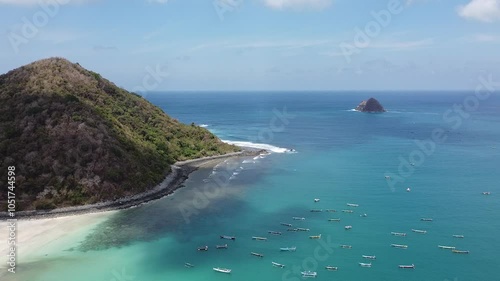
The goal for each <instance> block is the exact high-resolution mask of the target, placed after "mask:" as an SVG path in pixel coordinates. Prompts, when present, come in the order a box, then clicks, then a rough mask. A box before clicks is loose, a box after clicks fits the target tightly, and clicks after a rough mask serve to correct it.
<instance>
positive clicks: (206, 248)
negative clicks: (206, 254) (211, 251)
mask: <svg viewBox="0 0 500 281" xmlns="http://www.w3.org/2000/svg"><path fill="white" fill-rule="evenodd" d="M198 251H208V246H203V247H199V248H198Z"/></svg>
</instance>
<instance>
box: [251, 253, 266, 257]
mask: <svg viewBox="0 0 500 281" xmlns="http://www.w3.org/2000/svg"><path fill="white" fill-rule="evenodd" d="M250 255H252V256H256V257H259V258H263V257H264V255H263V254H259V253H255V252H251V253H250Z"/></svg>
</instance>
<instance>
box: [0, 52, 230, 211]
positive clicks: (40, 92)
mask: <svg viewBox="0 0 500 281" xmlns="http://www.w3.org/2000/svg"><path fill="white" fill-rule="evenodd" d="M235 151H239V148H238V147H236V146H233V145H229V144H226V143H223V142H222V141H221V140H219V139H218V138H217V137H216V136H215V135H213V134H212V133H210V132H209V131H208V130H206V129H204V128H201V127H199V126H196V125H194V124H192V125H185V124H182V123H180V122H179V121H177V120H176V119H173V118H171V117H169V116H168V115H167V114H165V113H164V112H163V111H162V110H161V109H160V108H158V107H156V106H154V105H152V104H151V103H149V102H148V101H146V100H145V99H144V98H142V97H141V96H139V95H136V94H134V93H130V92H127V91H126V90H124V89H121V88H119V87H117V86H116V85H114V84H113V83H111V82H110V81H108V80H106V79H104V78H103V77H101V75H99V74H98V73H95V72H93V71H89V70H86V69H84V68H83V67H81V66H80V65H79V64H77V63H71V62H69V61H67V60H66V59H62V58H50V59H44V60H40V61H36V62H33V63H31V64H28V65H25V66H22V67H20V68H17V69H14V70H12V71H10V72H8V73H6V74H3V75H0V161H1V162H0V169H1V170H2V171H7V167H9V166H15V168H16V189H15V191H16V204H17V210H19V211H20V210H33V209H53V208H60V207H68V206H78V205H85V204H93V203H98V202H103V201H109V200H116V199H118V198H122V197H125V196H132V195H134V194H138V193H141V192H145V191H147V190H149V189H151V188H153V187H154V186H156V185H157V184H159V183H160V182H162V181H163V179H164V178H165V177H166V176H167V174H169V172H170V170H171V169H170V166H171V165H172V164H173V163H175V162H176V161H183V160H188V159H194V158H200V157H207V156H214V155H221V154H225V153H230V152H235ZM5 194H6V193H1V195H0V203H1V204H2V205H3V204H4V203H6V202H7V201H6V200H7V198H6V196H5Z"/></svg>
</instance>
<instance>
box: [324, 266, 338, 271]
mask: <svg viewBox="0 0 500 281" xmlns="http://www.w3.org/2000/svg"><path fill="white" fill-rule="evenodd" d="M325 269H326V270H330V271H337V270H338V269H339V268H338V267H336V266H330V265H327V266H325Z"/></svg>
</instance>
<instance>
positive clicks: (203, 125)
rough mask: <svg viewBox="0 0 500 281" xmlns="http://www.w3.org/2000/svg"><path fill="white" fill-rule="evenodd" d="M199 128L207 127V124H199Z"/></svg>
mask: <svg viewBox="0 0 500 281" xmlns="http://www.w3.org/2000/svg"><path fill="white" fill-rule="evenodd" d="M200 127H202V128H206V127H208V125H207V124H200Z"/></svg>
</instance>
